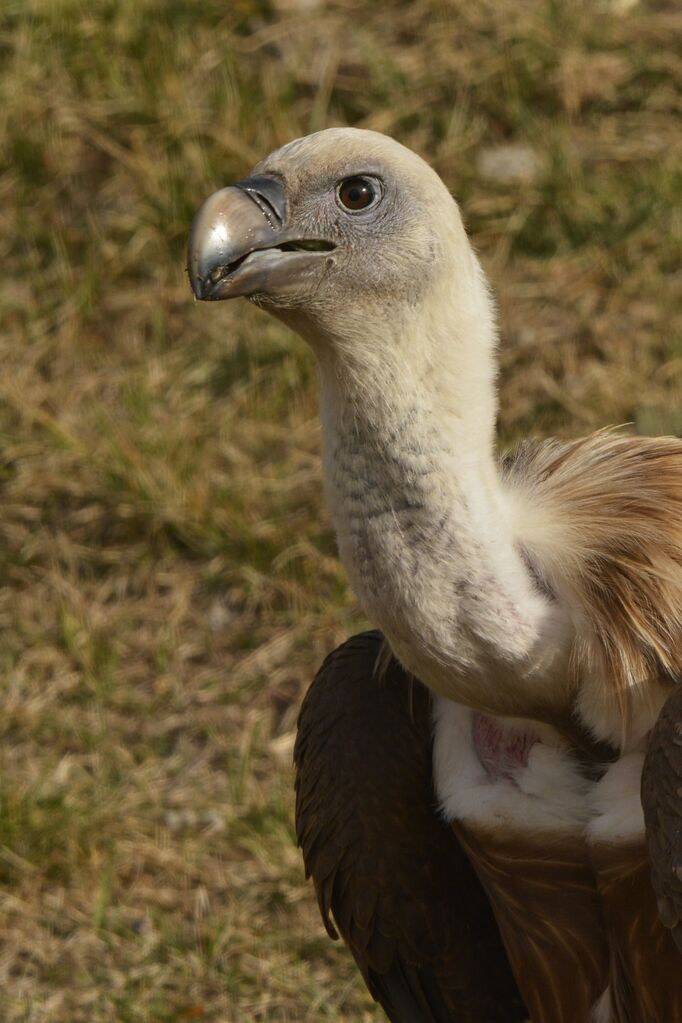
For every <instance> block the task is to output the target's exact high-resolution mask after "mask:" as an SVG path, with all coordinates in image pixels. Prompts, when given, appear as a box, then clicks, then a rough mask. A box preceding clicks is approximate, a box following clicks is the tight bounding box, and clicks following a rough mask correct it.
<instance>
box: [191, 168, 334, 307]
mask: <svg viewBox="0 0 682 1023" xmlns="http://www.w3.org/2000/svg"><path fill="white" fill-rule="evenodd" d="M287 214H288V210H287V201H286V195H285V191H284V186H283V185H282V184H281V182H280V181H279V180H277V179H276V178H271V177H267V176H265V175H256V176H254V177H250V178H246V179H245V180H244V181H238V182H237V183H236V184H234V185H232V186H231V187H230V188H223V189H221V190H220V191H219V192H214V194H213V195H211V196H209V198H208V199H207V200H206V201H205V203H204V204H203V205H202V206H201V207H200V208H199V210H198V211H197V213H196V216H195V217H194V220H193V222H192V228H191V230H190V235H189V246H188V252H187V264H188V266H187V269H188V272H189V279H190V282H191V284H192V290H193V291H194V294H195V295H196V297H197V298H200V299H204V300H205V301H218V300H220V299H223V298H237V297H238V296H240V295H246V296H250V295H270V294H273V293H275V294H281V293H282V292H283V291H286V290H288V289H289V288H290V287H291V286H292V285H294V284H295V283H296V282H300V280H301V276H302V274H303V272H304V271H306V270H308V269H310V268H311V265H312V266H318V267H320V266H321V265H324V257H325V256H326V254H327V253H329V252H330V251H331V250H332V249H333V248H334V247H335V246H334V245H333V244H332V243H331V242H327V241H324V240H322V239H319V238H314V237H309V236H306V235H305V233H302V232H301V231H296V230H293V229H292V228H291V227H290V226H289V224H288V219H287ZM302 234H303V236H302Z"/></svg>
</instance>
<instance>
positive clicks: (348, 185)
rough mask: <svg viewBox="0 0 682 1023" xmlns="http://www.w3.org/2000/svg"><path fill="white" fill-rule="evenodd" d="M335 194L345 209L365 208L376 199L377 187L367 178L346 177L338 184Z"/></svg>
mask: <svg viewBox="0 0 682 1023" xmlns="http://www.w3.org/2000/svg"><path fill="white" fill-rule="evenodd" d="M337 194H338V197H339V201H340V203H341V205H342V206H345V207H346V209H347V210H366V209H367V207H368V206H371V205H372V203H373V202H374V201H375V200H376V198H377V195H378V188H377V186H376V185H375V184H374V182H373V181H370V180H369V178H360V177H356V178H346V180H345V181H342V182H341V184H340V185H339V187H338V189H337Z"/></svg>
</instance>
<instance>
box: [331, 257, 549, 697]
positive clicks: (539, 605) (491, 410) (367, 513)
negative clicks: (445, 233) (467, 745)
mask: <svg viewBox="0 0 682 1023" xmlns="http://www.w3.org/2000/svg"><path fill="white" fill-rule="evenodd" d="M467 248H468V247H467ZM467 255H468V257H469V261H470V262H469V264H468V266H467V267H466V270H467V271H468V272H467V277H466V279H465V281H463V279H462V274H461V273H459V274H457V275H456V276H455V278H454V279H455V280H456V281H457V290H456V292H455V289H454V288H453V286H452V285H449V286H448V287H443V289H442V293H441V294H440V295H438V294H436V295H434V294H433V293H432V294H430V296H429V300H428V303H425V305H420V306H418V307H414V308H406V307H402V308H401V312H400V315H399V316H397V317H396V318H395V320H393V321H387V320H386V319H385V317H384V318H381V317H378V316H377V317H374V316H373V315H372V310H371V309H370V310H365V311H364V313H365V315H363V317H362V321H361V322H362V328H361V327H360V326H359V325H358V327H356V328H355V329H351V328H350V327H349V324H348V322H347V321H346V322H345V323H344V326H343V333H341V332H340V333H339V335H338V336H333V337H332V338H329V337H327V338H325V340H324V343H320V344H319V346H318V345H317V344H316V345H315V347H316V348H317V349H318V356H319V361H320V367H321V377H322V395H321V405H322V422H323V436H324V447H325V466H326V478H327V487H328V493H329V499H330V504H331V508H332V514H333V518H334V523H335V526H336V530H337V536H338V542H339V549H340V553H341V557H342V559H343V561H344V564H345V566H346V569H347V571H348V573H349V576H350V578H351V582H352V584H353V586H354V588H355V591H356V593H357V594H358V596H359V598H360V600H361V602H362V603H363V606H364V608H365V610H366V612H367V613H368V615H369V616H370V617H371V618H372V619H373V620H374V621H375V622H376V623H377V624H378V625H379V626H380V627H381V628H382V629H383V631H384V633H385V634H386V636H387V638H388V639H389V642H390V643H391V646H392V647H393V649H394V651H395V652H396V653H397V655H398V656H399V657H400V658H401V660H402V661H403V662H404V664H405V666H406V667H407V668H409V669H410V670H412V671H413V672H414V673H415V674H417V675H418V676H419V677H420V678H421V679H422V680H423V681H424V682H426V683H427V684H429V685H430V686H431V687H432V688H433V689H434V690H436V691H437V692H439V693H441V694H442V695H445V696H448V697H449V698H451V699H454V700H457V701H458V702H461V703H467V704H469V705H475V706H476V707H478V708H480V709H487V710H489V711H490V712H492V713H513V714H514V715H515V716H518V715H519V710H520V697H521V703H523V702H524V701H523V693H524V691H525V694H526V700H525V705H526V706H527V709H528V716H535V715H536V714H543V715H545V716H547V713H548V706H549V709H550V711H551V713H553V712H554V711H555V710H563V709H565V704H566V701H567V696H566V694H565V693H563V692H562V693H560V694H556V693H554V694H549V693H547V692H546V682H547V669H548V667H549V666H550V664H555V663H556V659H557V657H560V656H565V655H566V650H567V646H568V644H567V642H566V639H567V637H566V636H565V628H564V621H563V616H562V615H561V614H560V613H559V611H558V609H557V607H556V606H555V605H554V604H553V603H552V601H551V600H549V599H548V598H547V596H545V595H543V593H542V592H541V591H540V590H539V588H538V587H537V585H536V583H535V581H534V579H533V577H532V575H531V573H530V571H529V569H528V566H527V565H526V564H525V562H524V560H523V557H522V555H521V553H520V552H519V550H518V549H517V546H516V544H515V536H514V523H513V522H512V520H511V513H510V509H509V506H508V502H507V500H506V496H505V494H504V492H503V489H502V486H501V483H500V479H499V476H498V472H497V468H496V464H495V451H494V440H495V414H496V395H495V365H494V354H495V344H496V335H495V327H494V317H493V312H492V307H491V302H490V298H489V296H488V292H487V287H486V283H485V280H484V277H483V274H482V272H481V270H480V268H479V266H478V263H477V262H476V260H475V257H474V256H473V254H472V253H471V252H470V250H468V253H467ZM460 270H461V268H460ZM330 340H331V341H332V343H331V344H330V343H329V341H330ZM559 675H560V676H561V675H563V673H559Z"/></svg>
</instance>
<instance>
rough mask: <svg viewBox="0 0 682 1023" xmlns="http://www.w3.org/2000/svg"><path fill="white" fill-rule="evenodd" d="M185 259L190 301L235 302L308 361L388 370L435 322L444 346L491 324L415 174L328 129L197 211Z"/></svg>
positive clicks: (378, 139)
mask: <svg viewBox="0 0 682 1023" xmlns="http://www.w3.org/2000/svg"><path fill="white" fill-rule="evenodd" d="M188 256H189V275H190V280H191V283H192V288H193V290H194V293H195V295H196V296H197V298H200V299H207V300H219V299H227V298H235V297H237V296H246V297H248V298H249V299H251V301H253V302H254V303H256V304H257V305H259V306H261V307H263V308H264V309H266V310H268V311H269V312H271V313H273V314H274V315H276V316H277V317H279V318H280V319H282V320H284V321H285V322H286V323H287V324H288V325H289V326H291V327H292V328H293V329H294V330H296V331H297V332H298V333H299V334H301V335H302V336H303V337H305V338H306V340H308V341H309V342H310V343H311V344H312V345H313V347H314V348H315V349H316V351H317V353H318V355H319V356H321V357H324V355H325V354H327V355H329V354H330V353H336V354H339V353H343V352H346V353H348V354H349V355H352V356H354V358H355V361H356V362H357V361H358V360H359V362H360V364H362V361H363V359H362V354H363V352H364V354H365V356H366V357H368V358H370V359H373V358H375V357H376V356H377V354H378V355H379V356H380V357H385V358H390V355H391V354H392V353H394V352H395V351H396V349H401V348H402V347H403V346H404V345H409V344H410V339H411V338H414V337H415V334H417V333H419V334H421V335H423V334H424V326H425V325H426V326H428V324H429V322H430V321H431V320H432V319H434V310H439V311H440V318H441V319H442V318H443V315H444V314H445V318H446V319H447V322H448V339H451V338H452V336H453V322H454V323H455V324H457V323H461V322H462V320H463V319H466V318H467V316H475V318H476V321H477V323H478V324H479V327H478V331H477V332H480V323H481V319H482V318H483V319H485V320H487V321H490V320H491V319H492V317H491V315H490V309H489V301H488V296H487V289H486V287H485V283H484V281H483V278H482V274H481V272H480V269H479V266H478V263H477V261H476V259H475V256H474V255H473V252H472V250H471V247H470V245H469V242H468V240H467V237H466V234H465V231H464V228H463V225H462V219H461V216H460V213H459V209H458V207H457V204H456V202H455V201H454V199H453V198H452V196H451V195H450V193H449V192H448V190H447V188H446V187H445V185H444V184H443V182H442V181H441V179H440V178H439V177H438V175H437V174H436V173H435V171H433V170H432V169H431V168H430V167H429V165H428V164H427V163H425V162H424V160H422V159H421V158H420V157H419V156H417V155H416V154H415V153H413V152H411V151H410V150H409V149H406V148H405V147H404V146H402V145H401V144H400V143H398V142H396V141H395V140H393V139H391V138H388V137H387V136H385V135H381V134H379V133H377V132H373V131H366V130H362V129H357V128H331V129H327V130H325V131H320V132H317V133H315V134H313V135H309V136H307V137H305V138H301V139H297V140H295V141H293V142H290V143H289V144H288V145H285V146H283V147H282V148H281V149H278V150H276V151H275V152H274V153H271V154H270V155H269V156H267V157H266V158H265V159H264V160H262V161H261V162H260V163H259V164H258V165H257V166H256V167H255V168H254V169H253V172H252V174H251V175H250V176H249V177H247V178H245V179H244V180H242V181H239V182H237V183H236V184H234V185H233V186H231V187H229V188H224V189H222V190H220V191H218V192H216V193H215V194H214V195H212V196H210V198H209V199H207V200H206V202H205V203H204V204H203V206H202V207H201V208H200V209H199V211H198V213H197V215H196V217H195V219H194V223H193V226H192V230H191V234H190V241H189V253H188ZM387 309H388V310H390V317H387V315H386V312H387ZM435 319H438V317H435ZM435 327H436V329H434V331H433V332H432V333H433V334H434V337H433V338H432V342H433V343H435V342H436V337H435V335H437V334H438V330H437V324H435ZM427 333H428V331H427ZM489 333H490V331H489ZM428 340H429V339H428V338H426V340H425V341H422V344H421V345H420V346H419V348H420V349H421V354H423V355H425V356H427V357H428V356H429V355H431V358H430V359H429V361H430V362H433V361H434V360H433V353H430V352H429V347H430V346H429V343H428ZM414 347H416V346H414V345H413V348H414ZM403 354H404V353H403ZM412 357H413V358H414V357H416V353H413V356H412ZM439 361H441V360H439ZM415 368H417V367H415Z"/></svg>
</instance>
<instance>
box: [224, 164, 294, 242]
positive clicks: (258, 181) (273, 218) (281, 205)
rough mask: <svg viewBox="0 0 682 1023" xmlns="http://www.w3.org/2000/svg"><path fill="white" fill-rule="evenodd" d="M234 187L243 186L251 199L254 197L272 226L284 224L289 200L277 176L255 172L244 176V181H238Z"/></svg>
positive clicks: (242, 188) (278, 226) (277, 226)
mask: <svg viewBox="0 0 682 1023" xmlns="http://www.w3.org/2000/svg"><path fill="white" fill-rule="evenodd" d="M234 187H235V188H241V190H242V191H243V192H246V194H247V195H248V196H249V198H250V199H253V201H254V202H255V204H256V205H257V206H258V208H259V209H260V211H261V213H262V214H263V216H264V217H265V219H266V220H267V221H268V223H269V224H270V227H273V228H275V229H277V228H280V227H281V226H282V225H283V224H284V222H285V220H286V216H287V201H286V196H285V194H284V188H283V186H282V184H281V183H280V182H279V181H278V180H277V179H276V178H270V177H267V176H266V175H264V174H255V175H254V176H253V177H250V178H244V180H243V181H236V182H235V184H234Z"/></svg>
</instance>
